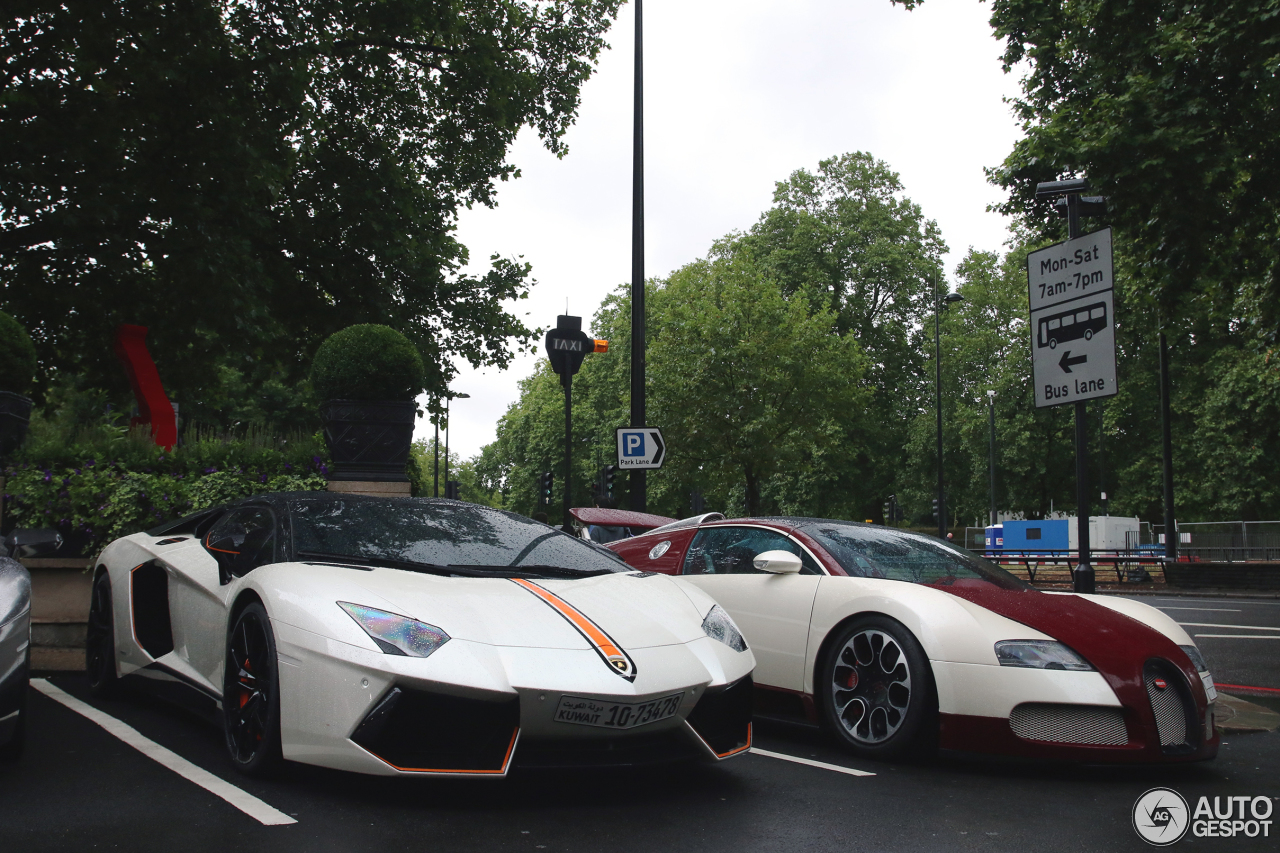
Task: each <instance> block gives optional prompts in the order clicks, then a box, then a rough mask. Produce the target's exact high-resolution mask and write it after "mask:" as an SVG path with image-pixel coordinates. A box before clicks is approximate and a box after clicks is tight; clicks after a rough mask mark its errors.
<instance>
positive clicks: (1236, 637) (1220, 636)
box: [1196, 634, 1280, 640]
mask: <svg viewBox="0 0 1280 853" xmlns="http://www.w3.org/2000/svg"><path fill="white" fill-rule="evenodd" d="M1201 637H1208V638H1209V639H1217V640H1280V634H1196V639H1199V638H1201Z"/></svg>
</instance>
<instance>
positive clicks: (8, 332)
mask: <svg viewBox="0 0 1280 853" xmlns="http://www.w3.org/2000/svg"><path fill="white" fill-rule="evenodd" d="M35 378H36V348H35V346H34V345H33V344H32V343H31V336H30V335H28V334H27V330H26V329H24V328H22V324H21V323H19V322H18V321H17V320H15V319H13V318H12V317H10V316H9V315H8V314H6V313H4V312H3V311H0V391H12V392H13V393H15V394H22V395H24V396H25V395H27V394H29V393H31V387H32V385H34V384H35Z"/></svg>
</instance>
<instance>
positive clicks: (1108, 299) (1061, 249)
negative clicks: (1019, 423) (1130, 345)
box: [1027, 228, 1117, 408]
mask: <svg viewBox="0 0 1280 853" xmlns="http://www.w3.org/2000/svg"><path fill="white" fill-rule="evenodd" d="M1027 284H1028V289H1029V294H1028V295H1029V297H1030V300H1029V301H1030V305H1031V327H1030V331H1031V354H1032V356H1031V365H1032V379H1033V381H1034V383H1035V389H1036V407H1037V408H1043V407H1045V406H1061V405H1063V404H1064V403H1075V402H1078V401H1080V400H1092V399H1094V398H1097V397H1110V396H1112V395H1114V394H1115V393H1116V390H1117V389H1116V336H1115V304H1114V301H1113V295H1114V275H1113V270H1112V264H1111V229H1110V228H1104V229H1103V230H1101V231H1095V232H1093V233H1092V234H1085V235H1084V236H1082V237H1077V238H1076V239H1074V240H1068V241H1066V242H1065V243H1058V244H1056V245H1054V246H1049V247H1048V248H1045V249H1041V250H1040V251H1038V252H1032V253H1031V254H1030V255H1028V256H1027Z"/></svg>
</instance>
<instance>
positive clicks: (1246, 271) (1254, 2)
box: [893, 0, 1280, 338]
mask: <svg viewBox="0 0 1280 853" xmlns="http://www.w3.org/2000/svg"><path fill="white" fill-rule="evenodd" d="M893 2H897V3H902V5H904V6H907V7H908V8H912V7H914V6H916V5H917V4H918V2H922V0H893ZM991 10H992V14H991V25H992V27H993V28H994V30H995V34H996V36H997V37H998V38H1002V39H1004V41H1005V52H1004V66H1005V69H1006V70H1007V71H1008V70H1012V69H1015V68H1017V69H1019V70H1023V69H1025V76H1024V77H1023V81H1022V92H1023V94H1022V97H1021V98H1018V99H1016V100H1015V101H1014V108H1015V110H1016V115H1017V116H1018V118H1019V120H1020V121H1021V123H1022V127H1023V131H1024V133H1025V136H1024V138H1023V139H1022V140H1020V141H1019V142H1018V143H1017V144H1016V145H1015V146H1014V149H1013V151H1012V153H1011V154H1010V155H1009V157H1008V158H1007V159H1006V160H1005V162H1004V164H1003V165H1002V166H1000V167H999V168H996V169H992V170H990V172H989V174H990V177H991V179H992V180H993V181H994V182H995V183H997V184H999V185H1001V186H1003V187H1005V188H1006V189H1008V190H1009V192H1010V197H1009V200H1008V201H1007V202H1005V203H1004V204H1003V205H1001V209H1002V210H1003V211H1004V212H1006V213H1010V214H1014V215H1019V216H1021V217H1023V219H1024V220H1025V221H1026V222H1027V223H1029V224H1031V225H1033V226H1035V227H1037V228H1040V229H1042V230H1043V231H1044V232H1045V233H1049V232H1052V231H1053V230H1054V229H1055V228H1059V227H1060V226H1057V225H1056V223H1055V222H1054V218H1053V216H1052V214H1051V212H1050V211H1049V208H1048V202H1044V201H1036V200H1035V198H1034V192H1035V184H1036V183H1037V182H1039V181H1049V180H1057V179H1060V178H1064V177H1069V176H1087V177H1088V179H1089V181H1090V183H1091V185H1092V186H1093V187H1094V189H1095V190H1096V191H1097V192H1098V193H1099V194H1102V195H1105V196H1107V197H1108V200H1109V205H1110V208H1111V211H1110V213H1111V222H1112V224H1114V225H1115V226H1116V227H1117V229H1118V230H1119V231H1120V232H1121V234H1122V235H1123V238H1124V239H1125V240H1127V241H1128V242H1130V243H1131V245H1132V251H1133V253H1134V259H1135V266H1134V272H1135V273H1136V274H1137V275H1138V276H1139V277H1140V278H1141V279H1142V280H1143V281H1144V283H1145V284H1146V286H1147V287H1148V288H1150V289H1151V290H1152V291H1153V292H1156V293H1159V294H1160V295H1161V297H1162V301H1163V302H1164V303H1165V316H1166V319H1167V318H1169V317H1170V316H1171V315H1173V314H1176V313H1178V312H1179V311H1183V310H1191V311H1194V310H1196V309H1195V308H1194V307H1191V308H1188V307H1187V303H1188V302H1194V301H1195V300H1196V299H1197V298H1203V297H1204V295H1206V294H1208V295H1209V296H1210V297H1213V298H1216V297H1218V296H1219V295H1221V294H1223V293H1224V292H1225V293H1226V294H1227V298H1226V302H1227V304H1230V303H1231V301H1232V298H1231V294H1232V293H1234V292H1236V291H1237V290H1238V289H1240V288H1241V287H1248V286H1253V285H1258V284H1261V285H1263V286H1264V287H1265V292H1266V293H1267V294H1268V296H1269V300H1268V301H1267V303H1266V304H1265V305H1264V306H1263V307H1264V309H1265V311H1266V322H1267V325H1268V327H1269V334H1270V335H1271V337H1273V338H1274V330H1275V327H1276V325H1277V322H1276V321H1277V316H1278V315H1277V313H1276V309H1275V296H1276V295H1277V292H1278V291H1280V286H1278V280H1277V276H1278V275H1280V249H1278V248H1277V245H1278V243H1277V237H1280V157H1278V156H1277V154H1276V139H1277V138H1280V111H1277V110H1276V103H1277V102H1278V101H1280V75H1277V73H1276V69H1277V67H1280V0H1178V2H1172V0H1139V2H1125V3H1106V2H1098V0H993V2H992V4H991ZM1250 283H1253V285H1250ZM1179 305H1180V306H1182V307H1181V308H1179V307H1178V306H1179Z"/></svg>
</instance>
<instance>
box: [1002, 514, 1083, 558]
mask: <svg viewBox="0 0 1280 853" xmlns="http://www.w3.org/2000/svg"><path fill="white" fill-rule="evenodd" d="M1003 527H1004V548H1003V549H1004V550H1005V551H1028V552H1031V553H1036V554H1042V553H1047V552H1050V551H1066V550H1067V549H1068V548H1070V547H1071V545H1070V536H1071V531H1070V525H1069V522H1068V521H1067V520H1066V519H1065V518H1055V519H1048V520H1044V521H1006V522H1005V523H1004V525H1003Z"/></svg>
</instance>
